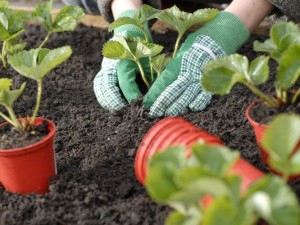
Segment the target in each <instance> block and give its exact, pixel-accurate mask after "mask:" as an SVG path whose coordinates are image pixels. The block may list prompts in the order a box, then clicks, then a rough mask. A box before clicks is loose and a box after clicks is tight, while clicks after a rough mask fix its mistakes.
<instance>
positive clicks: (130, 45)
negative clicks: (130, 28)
mask: <svg viewBox="0 0 300 225" xmlns="http://www.w3.org/2000/svg"><path fill="white" fill-rule="evenodd" d="M162 50H163V47H162V46H160V45H156V44H153V43H147V42H145V41H143V40H141V39H136V38H132V39H126V38H124V37H122V36H115V40H111V41H108V42H106V43H105V45H104V46H103V50H102V54H103V55H104V56H105V57H106V58H111V59H129V60H132V61H134V62H135V63H136V64H137V65H138V67H139V70H140V73H141V75H142V78H143V81H144V82H145V84H146V86H147V88H150V85H151V83H150V82H149V81H148V80H147V78H146V75H145V72H144V70H143V67H142V65H141V62H140V59H141V58H145V57H152V56H155V55H157V54H159V53H160V52H161V51H162Z"/></svg>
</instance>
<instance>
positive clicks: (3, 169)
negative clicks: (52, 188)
mask: <svg viewBox="0 0 300 225" xmlns="http://www.w3.org/2000/svg"><path fill="white" fill-rule="evenodd" d="M45 120H46V119H42V118H36V120H35V122H34V124H35V125H38V124H42V123H43V121H45ZM46 121H47V123H48V130H49V134H48V135H47V136H46V137H45V138H44V139H42V140H41V141H39V142H37V143H35V144H33V145H29V146H26V147H22V148H15V149H0V183H1V184H2V185H3V187H4V188H5V189H6V190H7V191H10V192H16V193H20V194H29V193H36V194H43V193H45V192H47V191H48V189H49V180H50V179H51V178H53V177H55V175H56V163H55V152H54V143H53V139H54V135H55V131H56V127H55V125H54V123H53V122H52V121H50V120H46ZM5 124H7V123H3V124H1V125H0V127H1V126H3V125H5Z"/></svg>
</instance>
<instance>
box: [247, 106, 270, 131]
mask: <svg viewBox="0 0 300 225" xmlns="http://www.w3.org/2000/svg"><path fill="white" fill-rule="evenodd" d="M257 102H258V100H254V101H253V102H251V103H250V104H249V105H248V107H247V109H246V112H245V114H246V117H247V119H248V121H249V122H250V124H251V125H252V126H260V127H265V128H267V127H268V125H266V124H261V123H259V122H257V121H255V120H254V119H252V117H251V116H250V109H251V108H252V107H253V106H254V105H255V104H257Z"/></svg>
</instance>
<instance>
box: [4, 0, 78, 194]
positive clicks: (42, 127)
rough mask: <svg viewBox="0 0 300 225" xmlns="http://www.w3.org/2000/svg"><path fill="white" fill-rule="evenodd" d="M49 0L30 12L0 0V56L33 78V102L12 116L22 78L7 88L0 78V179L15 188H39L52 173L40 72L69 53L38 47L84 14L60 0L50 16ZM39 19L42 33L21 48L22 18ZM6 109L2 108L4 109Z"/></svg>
mask: <svg viewBox="0 0 300 225" xmlns="http://www.w3.org/2000/svg"><path fill="white" fill-rule="evenodd" d="M52 5H53V1H52V0H50V1H49V2H42V3H40V4H38V5H37V7H36V9H35V10H34V12H33V13H32V14H29V13H26V12H23V11H16V10H14V9H11V8H8V2H7V1H2V2H1V3H0V14H1V16H0V17H1V19H0V30H1V32H0V41H3V43H2V54H1V57H0V58H1V61H2V64H3V66H4V67H5V66H6V59H7V61H8V63H9V65H10V66H11V67H13V68H14V69H15V70H16V71H17V72H18V73H19V74H21V75H23V76H24V77H26V78H29V79H32V80H35V81H36V84H37V95H36V104H35V108H34V110H33V114H32V116H31V117H25V118H17V116H16V114H15V112H14V110H13V104H14V103H15V102H16V101H17V99H18V98H19V97H20V96H21V95H22V93H23V91H24V89H25V86H26V84H25V82H24V83H23V84H22V85H21V87H20V88H19V89H15V90H11V86H12V79H8V78H1V79H0V106H1V107H2V108H0V110H1V111H0V117H2V118H3V119H4V120H6V123H2V124H0V140H1V143H0V184H1V185H2V186H3V187H4V188H5V189H6V190H8V191H10V192H17V193H21V194H27V193H33V192H34V193H39V194H42V193H45V192H47V191H48V187H49V180H50V179H51V178H52V177H54V176H55V175H56V164H55V156H54V149H53V139H54V135H55V129H56V128H55V125H54V123H53V122H52V121H50V120H47V119H44V118H37V114H38V111H39V108H40V104H41V98H42V90H43V87H42V84H43V78H44V77H45V75H46V74H47V73H49V72H50V71H51V70H52V69H54V68H55V67H57V66H58V65H60V64H61V63H63V62H64V61H65V60H67V59H68V58H69V57H70V55H71V54H72V50H71V48H70V47H69V46H64V47H60V48H56V49H53V50H50V49H47V48H42V47H43V46H44V44H45V43H46V41H47V40H48V38H49V37H50V35H51V34H52V33H53V32H63V31H70V30H74V29H75V27H76V24H77V21H78V20H79V19H80V18H81V17H82V16H83V15H84V14H83V11H82V9H81V8H80V7H77V6H65V7H63V8H62V9H61V10H60V11H59V12H58V14H57V15H56V17H55V18H52V16H51V10H52ZM29 18H30V19H35V20H38V21H39V22H41V23H42V25H43V26H44V28H45V30H46V31H47V35H46V37H45V38H44V40H43V41H42V42H41V44H40V45H39V47H38V48H36V49H30V50H23V49H24V47H25V45H26V44H25V43H23V42H22V41H21V40H20V39H19V37H20V34H21V33H22V32H24V31H25V28H24V24H25V22H26V21H27V20H28V19H29ZM5 111H6V112H5Z"/></svg>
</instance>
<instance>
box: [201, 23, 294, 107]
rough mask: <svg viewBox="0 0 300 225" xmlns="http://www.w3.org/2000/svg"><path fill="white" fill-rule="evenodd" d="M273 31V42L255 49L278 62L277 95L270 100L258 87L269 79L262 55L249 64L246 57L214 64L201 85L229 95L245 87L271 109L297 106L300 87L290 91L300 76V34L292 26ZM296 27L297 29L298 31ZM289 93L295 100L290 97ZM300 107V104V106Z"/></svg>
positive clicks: (270, 41)
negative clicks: (239, 87) (281, 36)
mask: <svg viewBox="0 0 300 225" xmlns="http://www.w3.org/2000/svg"><path fill="white" fill-rule="evenodd" d="M274 26H275V27H272V29H271V39H268V40H267V41H265V42H264V43H263V44H259V43H258V42H256V44H255V46H256V49H260V50H264V51H266V52H268V53H269V54H270V57H272V58H273V59H275V60H277V62H278V69H277V74H276V81H275V84H274V86H275V90H276V96H275V97H270V96H267V95H266V94H264V93H263V92H261V91H260V90H259V89H258V88H257V87H256V86H257V85H260V84H263V83H265V82H266V81H267V80H268V77H269V65H268V60H269V57H267V56H259V57H257V58H256V59H254V60H253V61H252V62H251V63H250V65H249V61H248V59H247V58H246V57H245V56H242V55H239V54H233V55H230V56H226V57H224V58H221V59H218V60H216V61H212V62H210V63H208V64H207V66H206V67H205V72H204V74H203V76H202V80H201V83H202V86H203V88H204V89H205V90H206V91H209V92H212V93H216V94H221V95H224V94H228V93H229V92H230V91H231V89H232V87H233V86H234V85H235V84H236V83H242V84H244V85H246V86H247V87H248V88H249V89H250V90H251V91H252V92H253V93H254V94H255V95H257V96H258V97H259V98H261V99H262V100H263V101H264V102H265V103H266V104H267V105H269V106H270V107H279V106H281V105H288V104H295V105H297V102H298V101H299V96H300V88H298V89H297V90H295V92H291V91H290V89H291V88H292V87H293V86H294V84H295V83H296V82H297V80H298V79H299V76H300V41H299V43H298V41H297V40H298V39H299V40H300V31H299V29H298V27H297V26H296V25H293V24H292V23H280V24H279V25H274ZM296 27H297V30H296ZM290 30H292V31H293V32H292V33H291V34H287V35H286V36H284V37H283V38H279V37H280V35H279V34H283V33H284V31H290ZM288 93H290V94H291V95H292V97H290V98H288ZM298 107H300V102H299V103H298Z"/></svg>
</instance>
